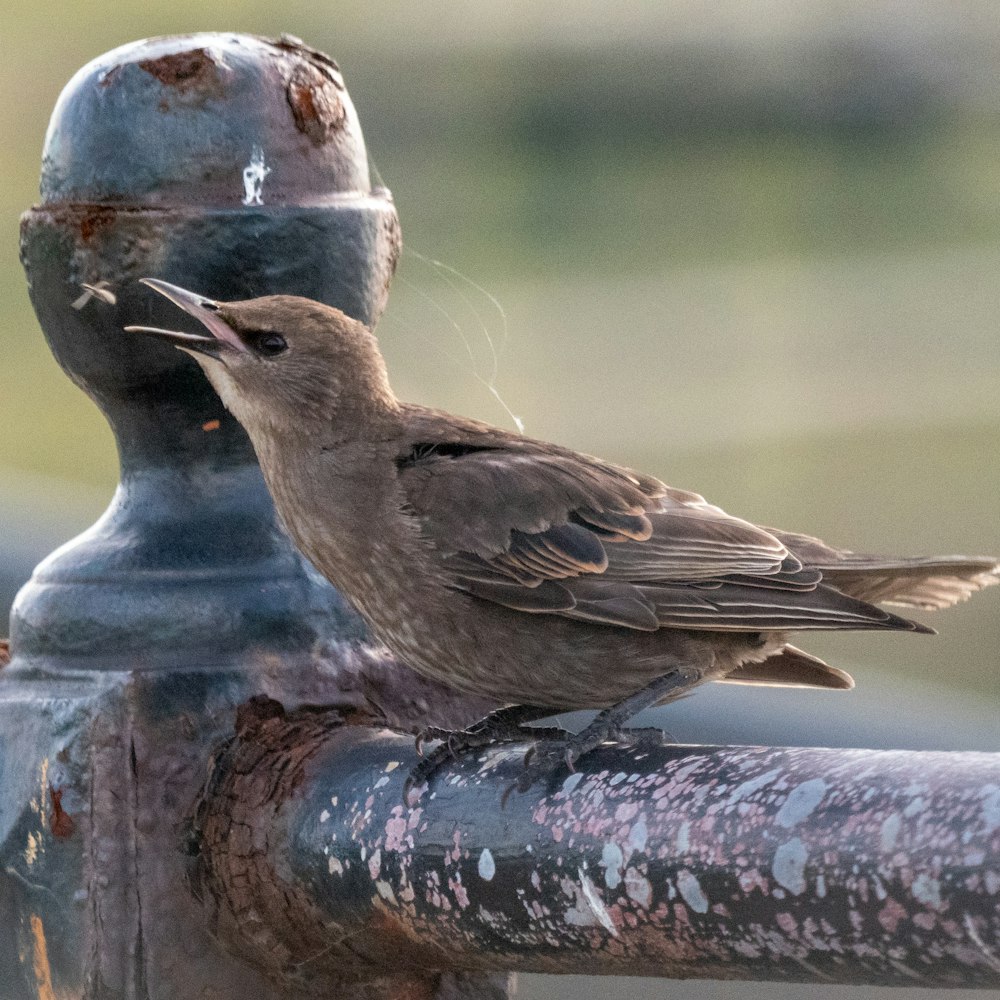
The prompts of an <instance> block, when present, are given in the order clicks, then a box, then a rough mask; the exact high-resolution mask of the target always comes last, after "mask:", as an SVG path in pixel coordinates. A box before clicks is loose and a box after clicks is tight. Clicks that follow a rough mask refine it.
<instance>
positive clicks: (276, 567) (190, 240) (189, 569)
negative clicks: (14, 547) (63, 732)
mask: <svg viewBox="0 0 1000 1000" xmlns="http://www.w3.org/2000/svg"><path fill="white" fill-rule="evenodd" d="M41 194H42V200H41V204H40V205H39V206H38V207H36V208H33V209H32V210H31V211H29V212H28V213H26V214H25V216H24V219H23V223H22V257H23V261H24V266H25V269H26V271H27V274H28V280H29V282H30V286H31V297H32V301H33V303H34V306H35V309H36V311H37V313H38V317H39V320H40V322H41V324H42V328H43V330H44V331H45V335H46V337H47V339H48V342H49V344H50V346H51V348H52V350H53V352H54V354H55V356H56V358H57V359H58V361H59V363H60V364H61V365H62V366H63V368H64V369H65V370H66V371H67V373H68V374H69V375H70V377H71V378H72V379H73V380H74V381H75V382H76V383H77V384H78V385H80V386H81V387H82V388H83V389H84V390H85V391H86V392H87V393H88V394H89V395H90V396H91V397H92V398H93V399H94V400H95V401H96V402H97V404H98V405H99V406H100V407H101V409H102V410H103V412H104V413H105V415H106V416H107V418H108V420H109V421H110V422H111V425H112V427H113V429H114V431H115V435H116V437H117V439H118V446H119V451H120V455H121V464H122V485H121V488H120V489H119V492H118V494H117V496H116V498H115V501H114V502H113V504H112V506H111V508H110V510H109V511H108V513H107V514H106V515H105V517H104V518H103V519H102V520H101V521H100V522H99V524H98V525H96V526H95V527H94V528H93V529H91V530H90V531H89V532H87V533H86V534H84V535H83V536H82V537H81V538H79V539H77V540H76V541H75V542H73V543H71V544H70V545H69V546H66V547H64V548H63V549H61V550H60V551H59V552H58V553H56V554H55V555H54V556H53V557H51V558H50V559H48V560H47V561H46V562H45V563H43V565H42V566H41V567H39V569H38V571H37V573H36V574H35V577H34V579H33V580H32V582H31V583H30V584H29V585H28V586H27V587H26V588H25V589H24V590H23V591H22V593H21V595H20V597H19V599H18V601H17V603H16V606H15V609H14V612H13V620H12V638H13V646H14V651H15V656H16V657H17V658H18V660H20V661H22V662H23V661H25V660H27V659H32V658H35V657H50V658H51V657H59V658H61V659H63V660H66V659H69V660H73V659H76V658H79V657H92V656H100V657H101V660H102V662H103V663H104V664H105V665H108V666H110V665H111V664H112V663H113V662H116V658H118V659H120V660H121V661H124V662H125V663H132V662H135V661H138V660H141V661H144V662H150V661H152V660H156V659H157V658H158V657H161V654H162V658H165V659H166V660H167V661H169V660H170V659H171V658H172V657H175V656H176V655H177V653H178V651H179V650H181V649H184V650H187V651H189V652H190V653H192V654H193V655H195V654H196V655H198V656H201V657H204V656H206V655H208V656H215V657H217V656H219V655H225V654H241V653H242V651H244V650H245V649H246V648H247V647H248V645H249V646H252V647H254V648H261V647H265V646H266V647H274V648H276V649H279V650H281V651H287V649H288V646H289V644H298V645H299V646H300V647H308V646H309V645H310V644H311V643H312V642H314V641H315V640H316V638H317V637H318V636H319V635H320V634H321V633H322V632H323V631H324V630H325V629H327V628H328V627H329V626H328V624H326V622H327V621H329V616H330V614H331V612H337V610H338V609H337V608H336V607H335V606H334V605H336V599H335V598H334V597H333V596H332V591H331V590H330V588H329V587H327V585H326V584H325V583H324V582H322V581H320V580H319V579H318V578H317V577H316V576H315V575H310V574H309V573H308V572H307V571H306V570H305V569H304V568H303V565H302V561H301V559H300V557H299V556H298V555H297V553H295V552H294V551H293V549H292V548H291V546H290V545H289V544H288V543H287V541H286V540H285V538H284V536H283V535H282V534H281V533H280V531H279V530H278V528H277V526H276V524H275V521H274V515H273V511H272V508H271V503H270V499H269V498H268V496H267V493H266V491H265V489H264V485H263V482H262V481H261V479H260V476H259V473H258V471H257V468H256V461H255V459H254V456H253V452H252V449H251V448H250V445H249V442H248V441H247V439H246V436H245V435H244V433H243V431H242V429H241V428H240V427H239V426H238V425H237V423H236V422H235V421H234V420H232V419H231V418H230V417H229V416H228V414H227V413H226V412H225V410H224V409H223V408H222V406H221V404H220V402H219V400H218V398H217V397H216V395H215V393H214V392H213V391H212V390H211V388H210V387H209V386H208V384H207V382H206V381H205V380H204V378H203V377H202V375H201V373H200V372H199V371H198V369H197V366H196V365H194V364H193V363H192V362H191V360H190V359H189V358H187V357H185V356H184V355H183V354H181V353H180V352H178V351H176V350H172V349H170V348H167V347H164V346H162V345H158V344H152V343H150V342H149V341H148V340H145V339H140V338H135V337H130V336H129V335H128V334H126V333H124V332H122V327H123V326H125V325H128V324H129V323H148V322H150V321H153V322H158V321H159V320H158V319H157V317H159V316H160V315H161V313H162V321H163V322H167V321H168V316H167V312H168V311H170V310H169V305H168V304H164V303H163V302H162V300H160V301H157V300H156V297H155V296H152V295H150V294H149V291H148V290H147V289H145V288H142V287H141V286H138V285H136V283H135V282H136V279H138V278H140V277H143V276H147V275H154V276H159V277H162V278H166V279H167V280H169V281H174V282H177V283H179V284H182V285H185V286H186V287H190V288H197V289H198V290H200V291H202V292H204V293H205V294H206V295H211V296H214V297H217V298H221V299H233V298H246V297H252V296H256V295H263V294H269V293H274V292H285V293H296V294H302V295H308V296H310V297H312V298H315V299H319V300H322V301H325V302H328V303H331V304H333V305H337V306H339V307H340V308H342V309H344V311H345V312H347V313H349V314H351V315H354V316H356V317H358V318H360V319H362V320H364V321H366V322H368V323H369V324H373V323H374V322H375V321H376V320H377V318H378V316H379V315H380V313H381V311H382V308H383V306H384V304H385V299H386V295H387V292H388V286H389V281H390V279H391V276H392V273H393V270H394V267H395V263H396V258H397V255H398V251H399V246H400V235H399V225H398V220H397V217H396V211H395V208H394V206H393V203H392V200H391V197H390V195H389V193H388V191H386V190H384V189H381V188H378V189H374V190H373V189H372V188H371V184H370V180H369V174H368V164H367V154H366V151H365V146H364V142H363V140H362V137H361V131H360V128H359V125H358V120H357V116H356V114H355V111H354V107H353V105H352V104H351V100H350V97H349V96H348V93H347V90H346V89H345V87H344V83H343V79H342V77H341V74H340V71H339V69H338V68H337V65H336V63H334V62H333V60H331V59H330V58H328V57H327V56H325V55H323V54H322V53H319V52H316V51H315V50H313V49H310V48H308V47H306V46H305V45H304V44H303V43H301V42H299V41H297V40H294V39H289V38H283V39H281V40H279V41H267V40H264V39H259V38H253V37H248V36H241V35H227V34H204V35H191V36H184V37H180V38H162V39H154V40H151V41H144V42H137V43H134V44H132V45H127V46H125V47H123V48H120V49H116V50H115V51H113V52H110V53H108V54H107V55H105V56H102V57H100V58H99V59H96V60H95V61H94V62H92V63H90V64H89V65H87V66H85V67H84V68H83V69H82V70H80V71H79V72H78V73H77V74H76V76H75V77H74V78H73V79H72V81H71V82H70V83H69V85H68V86H67V87H66V90H65V91H64V92H63V94H62V96H61V97H60V98H59V102H58V104H57V106H56V109H55V112H54V114H53V117H52V122H51V124H50V127H49V131H48V135H47V137H46V143H45V153H44V156H43V163H42V179H41ZM169 321H170V322H176V316H173V315H171V316H169ZM334 617H335V618H336V617H337V615H336V614H334ZM340 617H341V618H342V617H343V615H340ZM341 624H342V622H341ZM15 666H16V663H15Z"/></svg>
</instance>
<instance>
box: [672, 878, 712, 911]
mask: <svg viewBox="0 0 1000 1000" xmlns="http://www.w3.org/2000/svg"><path fill="white" fill-rule="evenodd" d="M677 891H678V892H679V893H680V894H681V898H682V899H683V900H684V902H685V903H687V905H688V906H690V907H691V909H692V910H694V911H695V913H707V912H708V897H707V896H706V895H705V892H704V890H703V889H702V887H701V883H700V882H699V881H698V879H697V878H695V876H694V875H693V874H692V873H691V872H689V871H687V870H686V869H685V870H684V871H681V872H678V873H677Z"/></svg>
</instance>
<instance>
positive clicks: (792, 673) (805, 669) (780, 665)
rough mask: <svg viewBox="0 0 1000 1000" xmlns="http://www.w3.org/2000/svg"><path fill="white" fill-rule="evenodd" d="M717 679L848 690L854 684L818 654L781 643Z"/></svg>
mask: <svg viewBox="0 0 1000 1000" xmlns="http://www.w3.org/2000/svg"><path fill="white" fill-rule="evenodd" d="M718 680H719V681H720V682H721V683H723V684H759V685H762V686H767V687H804V688H825V689H827V690H830V691H849V690H850V689H851V688H852V687H854V678H853V677H851V675H850V674H849V673H847V671H845V670H840V669H838V668H837V667H831V666H830V665H829V664H828V663H824V662H823V661H822V660H821V659H819V657H816V656H811V655H810V654H809V653H804V652H803V651H802V650H801V649H796V648H795V647H794V646H784V647H782V648H781V649H779V650H778V652H777V653H774V654H773V655H772V656H769V657H768V658H767V659H766V660H761V661H760V662H758V663H744V664H743V665H742V666H740V667H737V668H736V670H734V671H733V672H732V673H730V674H729V675H728V676H726V677H721V678H718Z"/></svg>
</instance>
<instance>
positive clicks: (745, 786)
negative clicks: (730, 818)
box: [726, 767, 781, 804]
mask: <svg viewBox="0 0 1000 1000" xmlns="http://www.w3.org/2000/svg"><path fill="white" fill-rule="evenodd" d="M779 774H781V768H780V767H776V768H774V769H773V770H771V771H765V772H764V774H759V775H757V777H756V778H751V779H750V780H749V781H744V782H743V783H742V784H740V785H737V786H736V787H735V788H734V789H733V790H732V792H730V794H729V798H728V799H727V800H726V801H727V802H728V803H730V804H732V803H734V802H739V801H740V799H745V798H746V797H747V796H748V795H753V793H754V792H756V791H758V790H759V789H761V788H763V787H764V786H765V785H769V784H770V783H771V782H772V781H774V779H775V778H777V777H778V775H779Z"/></svg>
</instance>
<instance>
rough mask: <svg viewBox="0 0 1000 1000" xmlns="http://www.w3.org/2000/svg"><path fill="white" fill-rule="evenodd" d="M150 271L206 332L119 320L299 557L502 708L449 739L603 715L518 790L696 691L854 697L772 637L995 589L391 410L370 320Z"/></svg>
mask: <svg viewBox="0 0 1000 1000" xmlns="http://www.w3.org/2000/svg"><path fill="white" fill-rule="evenodd" d="M146 284H147V285H149V286H150V287H151V288H153V289H154V290H155V291H157V292H160V293H161V294H163V295H165V296H166V297H167V298H169V299H170V300H172V301H173V302H175V303H176V304H177V305H178V306H180V307H181V308H182V309H184V310H186V311H187V312H188V313H190V314H191V315H192V316H194V317H196V318H197V319H198V320H199V321H200V322H201V323H202V324H203V325H204V327H205V328H206V329H207V331H208V335H204V334H191V333H182V332H178V331H170V330H159V329H154V328H149V327H128V328H127V329H129V330H135V331H140V332H144V333H149V334H152V335H154V336H158V337H162V338H165V339H166V340H168V341H170V342H171V343H173V344H175V345H176V346H178V347H180V348H181V349H182V350H185V351H187V352H188V353H190V354H191V355H192V356H193V357H194V358H195V359H196V360H197V361H198V363H199V364H200V365H201V367H202V368H203V369H204V371H205V374H206V375H207V376H208V378H209V380H210V381H211V383H212V385H213V386H214V387H215V389H216V390H217V392H218V393H219V395H220V396H221V397H222V400H223V402H224V403H225V405H226V406H227V407H228V408H229V410H230V411H231V412H232V413H233V415H234V416H235V417H236V419H237V420H239V421H240V423H242V424H243V426H244V427H245V428H246V430H247V432H248V434H249V435H250V439H251V441H252V442H253V445H254V448H255V449H256V451H257V455H258V457H259V459H260V465H261V469H262V470H263V473H264V478H265V480H266V482H267V485H268V488H269V489H270V491H271V495H272V496H273V498H274V502H275V505H276V507H277V510H278V512H279V514H280V516H281V518H282V520H283V521H284V524H285V526H286V528H287V530H288V533H289V534H290V535H291V537H292V539H293V540H294V542H295V544H296V545H297V546H298V547H299V549H301V551H302V552H303V553H304V554H305V555H306V556H307V557H308V558H309V559H310V560H311V561H312V562H313V564H314V565H315V566H316V567H317V569H319V570H320V571H321V572H322V573H323V574H324V575H325V576H326V577H327V579H329V580H330V582H331V583H332V584H333V585H334V586H335V587H337V588H338V589H339V590H340V591H341V592H342V593H343V594H344V595H345V596H346V597H347V598H348V599H350V600H351V601H352V602H353V604H354V605H355V607H356V608H357V609H358V611H359V612H360V613H361V615H362V616H363V617H364V618H365V619H366V620H367V622H368V623H369V625H370V626H371V628H372V630H373V632H374V633H375V635H377V636H378V637H379V638H380V639H381V640H382V641H383V642H385V644H386V645H387V646H388V647H389V648H390V649H391V650H392V651H393V652H394V653H395V654H396V655H398V656H399V657H400V658H401V659H403V660H404V661H405V662H406V663H408V664H409V665H410V666H411V667H413V668H414V669H415V670H417V671H419V672H421V673H424V674H426V675H428V676H429V677H432V678H434V679H436V680H438V681H441V682H443V683H445V684H447V685H450V686H452V687H453V688H456V689H459V690H461V691H464V692H468V693H470V694H475V695H480V696H489V697H492V698H495V699H497V700H498V701H500V702H501V703H503V704H505V705H507V706H509V707H508V708H505V709H501V710H500V711H499V712H497V713H494V715H493V716H491V717H490V718H489V719H487V720H484V722H483V723H480V724H477V726H474V727H472V729H470V730H469V731H467V732H466V733H464V734H457V742H458V745H468V746H471V745H477V744H481V743H483V742H486V741H489V740H491V739H493V738H515V737H516V736H518V735H519V736H520V737H521V738H523V737H524V736H526V735H529V734H530V733H531V730H523V729H521V728H520V724H522V723H524V722H527V721H532V720H536V719H539V718H543V717H545V716H547V715H552V714H555V713H556V712H559V711H563V710H569V709H587V708H591V709H593V708H596V709H601V710H602V711H601V712H600V713H599V714H598V716H597V718H596V719H595V721H594V722H593V723H592V724H591V725H589V726H588V727H587V728H585V729H584V730H583V731H582V732H581V733H579V734H577V735H576V736H574V737H566V738H563V739H555V738H550V739H547V740H544V741H542V742H540V743H537V744H536V746H535V752H534V754H533V756H532V757H531V761H530V765H528V766H526V768H525V772H524V775H523V777H522V779H521V781H520V782H519V787H522V788H526V787H528V786H529V785H530V784H531V783H532V781H534V780H536V779H538V778H540V777H542V776H543V775H545V774H548V773H550V772H551V771H552V770H553V769H555V768H556V767H558V766H559V765H560V764H566V765H569V766H572V764H573V761H574V760H576V759H577V758H578V757H579V756H580V755H581V754H583V753H586V752H587V751H588V750H590V749H592V748H593V747H594V746H596V745H597V744H599V743H601V742H603V741H604V740H605V739H608V738H610V737H613V736H616V735H619V731H620V729H621V726H622V725H623V724H624V723H625V722H626V721H627V720H628V718H629V717H631V716H632V715H634V714H635V713H637V712H639V711H641V710H642V709H644V708H646V707H648V706H650V705H652V704H656V703H662V702H666V701H670V700H672V699H674V698H677V697H678V696H680V695H681V694H683V693H684V692H686V691H688V690H689V689H691V688H692V687H694V686H695V685H697V684H700V683H702V682H704V681H708V680H715V681H730V682H736V683H742V684H777V685H790V686H805V687H818V688H834V689H846V688H850V687H852V686H853V681H852V680H851V678H850V676H849V675H848V674H846V673H845V672H844V671H842V670H838V669H836V668H835V667H831V666H828V665H827V664H825V663H823V662H822V661H821V660H818V659H816V658H815V657H812V656H809V655H808V654H806V653H803V652H801V651H800V650H798V649H795V648H794V647H793V646H790V645H789V644H788V636H789V633H790V632H796V631H805V630H811V629H896V630H901V631H910V632H931V631H932V630H931V629H928V628H927V627H926V626H923V625H920V624H918V623H916V622H913V621H909V620H908V619H906V618H901V617H899V616H897V615H894V614H891V613H889V612H888V611H884V610H882V609H881V608H879V607H876V604H877V603H878V602H887V603H892V604H897V605H904V606H909V607H918V608H926V609H932V608H941V607H945V606H947V605H950V604H954V603H955V602H956V601H960V600H963V599H964V598H966V597H968V596H969V595H970V594H971V593H972V592H973V591H975V590H978V589H980V588H981V587H985V586H988V585H989V584H994V583H997V582H998V580H1000V564H998V563H997V561H996V560H995V559H989V558H967V557H965V556H943V557H940V558H915V559H893V558H886V557H884V556H872V555H860V554H857V553H854V552H846V551H842V550H838V549H834V548H831V547H829V546H827V545H825V544H824V543H823V542H821V541H819V540H818V539H815V538H810V537H808V536H806V535H799V534H793V533H790V532H786V531H777V530H775V529H772V528H762V527H758V526H756V525H754V524H750V523H749V522H747V521H742V520H740V519H739V518H735V517H731V516H730V515H728V514H726V513H725V512H724V511H722V510H720V509H719V508H718V507H714V506H712V505H711V504H709V503H707V502H706V501H705V500H704V499H702V497H700V496H698V495H697V494H696V493H689V492H686V491H684V490H679V489H674V488H672V487H670V486H666V485H664V484H663V483H662V482H660V481H659V480H658V479H654V478H653V477H652V476H647V475H643V474H642V473H639V472H633V471H631V470H629V469H625V468H622V467H621V466H617V465H612V464H611V463H608V462H605V461H603V460H601V459H598V458H593V457H591V456H588V455H581V454H578V453H577V452H574V451H570V450H568V449H566V448H561V447H559V446H558V445H554V444H549V443H547V442H544V441H537V440H533V439H531V438H528V437H523V436H521V435H518V434H515V433H511V432H508V431H504V430H501V429H499V428H496V427H492V426H490V425H488V424H484V423H480V422H478V421H474V420H468V419H465V418H464V417H458V416H453V415H451V414H448V413H443V412H441V411H439V410H433V409H428V408H427V407H423V406H417V405H414V404H412V403H404V402H402V401H400V400H398V399H397V398H396V397H395V395H394V394H393V392H392V389H391V388H390V387H389V380H388V377H387V375H386V368H385V364H384V362H383V360H382V356H381V354H380V353H379V349H378V344H377V342H376V340H375V337H374V335H373V334H372V333H371V331H369V330H368V329H367V328H366V327H365V326H363V325H362V324H361V323H359V322H357V321H355V320H353V319H350V318H349V317H347V316H345V315H344V314H343V313H342V312H340V311H338V310H337V309H333V308H331V307H329V306H325V305H321V304H319V303H317V302H312V301H310V300H308V299H302V298H296V297H293V296H286V295H275V296H268V297H265V298H259V299H253V300H249V301H245V302H214V301H212V300H209V299H206V298H203V297H202V296H200V295H197V294H194V293H192V292H189V291H185V290H184V289H182V288H178V287H176V286H174V285H169V284H167V283H166V282H163V281H158V280H153V279H146ZM432 735H435V736H441V735H443V734H441V733H438V732H434V733H432ZM453 745H454V743H453Z"/></svg>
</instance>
